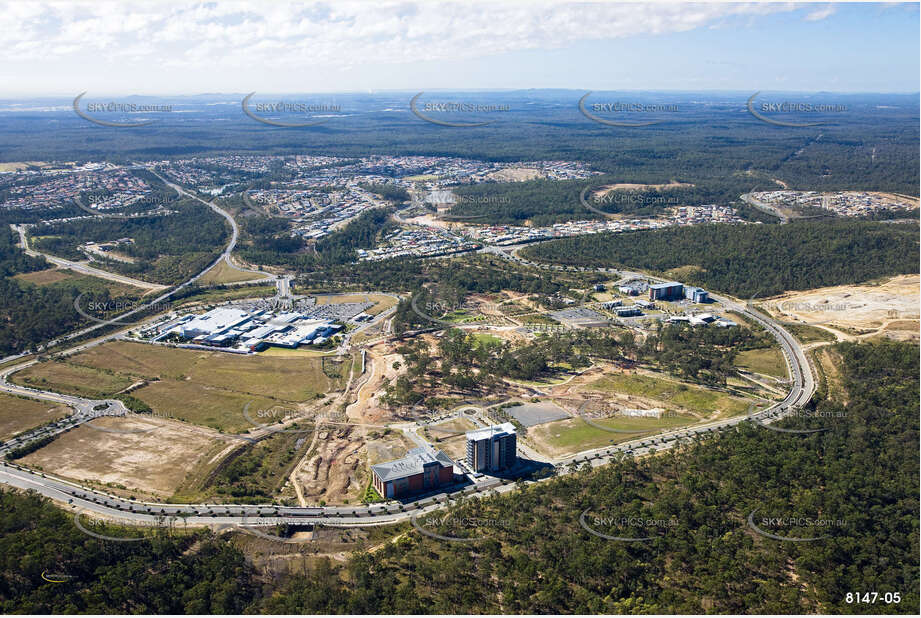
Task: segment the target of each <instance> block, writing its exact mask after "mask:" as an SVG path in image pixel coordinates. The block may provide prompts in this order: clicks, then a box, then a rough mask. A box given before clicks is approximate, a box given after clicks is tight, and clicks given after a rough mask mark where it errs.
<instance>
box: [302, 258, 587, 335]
mask: <svg viewBox="0 0 921 618" xmlns="http://www.w3.org/2000/svg"><path fill="white" fill-rule="evenodd" d="M602 279H603V277H601V276H600V275H594V274H592V273H575V272H573V273H549V272H547V271H543V270H539V269H534V268H528V267H522V266H518V265H516V264H513V263H511V262H509V261H508V260H504V259H502V258H497V257H493V256H490V255H488V254H482V253H480V254H468V255H465V256H461V257H458V258H454V259H451V260H440V259H435V260H420V259H416V258H396V259H392V260H381V261H375V262H359V263H357V264H341V265H335V266H327V267H323V268H318V267H313V268H311V269H310V270H308V271H307V272H305V273H303V274H301V275H300V276H299V277H298V278H297V285H298V286H299V287H300V288H307V289H312V288H317V289H333V290H335V289H343V290H345V289H355V290H366V289H369V286H370V287H371V288H373V289H378V290H389V291H410V290H417V289H419V287H420V286H422V285H423V284H425V283H429V282H435V281H437V282H438V283H439V284H440V285H443V286H445V287H449V288H455V289H458V290H463V291H465V292H501V291H502V290H512V291H515V292H524V293H527V294H544V295H546V294H556V293H559V292H562V291H565V290H568V289H569V288H574V287H581V288H585V287H587V284H589V283H597V282H598V281H601V280H602ZM418 326H430V323H429V322H428V321H427V320H425V319H424V318H422V317H421V316H419V315H418V314H416V313H415V312H414V311H412V308H411V307H410V306H409V303H408V302H404V303H401V305H400V307H399V309H398V310H397V314H396V316H395V317H394V332H396V333H400V332H403V331H405V330H407V329H411V328H414V327H418Z"/></svg>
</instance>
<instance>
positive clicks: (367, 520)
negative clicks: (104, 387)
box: [0, 252, 816, 526]
mask: <svg viewBox="0 0 921 618" xmlns="http://www.w3.org/2000/svg"><path fill="white" fill-rule="evenodd" d="M502 253H503V254H504V255H505V256H506V257H508V258H509V259H516V260H518V261H521V260H520V259H518V258H516V257H514V256H509V255H508V254H507V253H505V252H502ZM601 272H604V273H608V274H610V273H611V272H616V271H613V270H611V269H602V271H601ZM621 274H622V275H624V277H625V278H629V277H634V276H641V274H640V273H625V272H621ZM711 296H712V297H713V299H714V300H715V301H716V302H720V303H723V304H724V306H726V307H727V308H729V309H732V310H734V311H737V312H739V313H741V314H743V315H746V316H748V317H749V318H750V319H752V320H754V321H755V322H757V323H759V324H760V325H762V326H763V327H764V328H765V329H766V330H767V332H769V333H770V334H771V335H773V336H774V337H775V338H776V339H777V341H778V343H779V344H780V346H781V349H782V351H783V354H784V358H785V360H786V362H787V364H788V366H789V369H790V375H791V376H792V380H791V388H790V391H789V392H788V394H787V396H786V397H785V398H784V399H783V400H782V401H780V402H777V403H774V404H772V405H771V406H769V407H768V408H766V409H765V410H762V411H760V412H757V413H754V414H752V415H750V416H738V417H734V418H729V419H725V420H718V421H712V422H709V423H705V424H702V425H696V426H694V427H688V428H682V429H677V430H672V431H667V432H664V433H661V434H657V435H655V436H651V437H647V438H638V439H636V440H631V441H628V442H623V443H620V444H618V445H615V446H611V447H603V448H599V449H593V450H589V451H585V452H582V453H579V454H577V455H575V456H573V457H567V458H563V459H559V460H554V461H552V462H551V463H552V464H553V465H554V467H555V469H556V472H557V473H558V474H564V473H567V472H568V471H569V468H570V467H571V466H572V464H584V463H588V464H589V465H592V466H600V465H604V464H605V463H608V462H609V461H611V459H612V458H615V457H620V456H622V455H625V454H626V455H633V456H638V455H643V454H647V453H650V452H652V451H653V450H656V451H661V450H664V449H669V448H672V447H674V446H675V445H677V444H681V443H683V442H685V441H687V440H692V439H694V438H695V437H696V436H700V435H705V434H708V433H713V432H717V431H722V430H725V429H728V428H731V427H734V426H736V425H738V424H740V423H743V422H746V421H749V420H755V421H757V422H759V423H764V424H767V423H770V422H772V421H774V420H776V419H779V418H783V417H784V416H785V415H787V414H788V413H790V411H791V410H793V409H795V408H796V407H797V406H801V405H805V404H806V403H807V402H808V401H809V400H810V399H811V398H812V395H813V394H814V392H815V388H816V386H815V379H814V377H813V374H812V371H811V368H810V366H809V362H808V359H807V358H806V355H805V353H804V351H803V350H802V348H801V347H800V345H799V342H798V341H796V339H794V338H793V336H792V335H790V334H789V333H788V332H787V331H786V330H784V329H783V327H782V326H780V325H779V324H777V323H776V322H774V321H773V320H772V319H771V318H770V317H768V316H766V315H763V314H761V313H760V312H758V311H756V310H754V309H753V308H751V307H748V306H746V305H744V304H742V303H741V302H739V301H736V300H732V299H728V298H720V297H716V296H713V295H711ZM85 345H86V344H85ZM78 347H79V346H78ZM33 362H34V361H33ZM21 368H22V365H17V366H15V367H12V368H7V369H5V370H4V371H2V372H0V390H7V391H8V392H15V389H20V390H21V389H22V387H16V386H13V385H10V384H9V383H8V382H7V381H6V376H7V375H9V373H11V372H12V371H15V370H17V369H21ZM11 389H14V390H11ZM22 394H27V395H28V396H31V397H38V398H40V399H45V400H50V401H59V402H64V400H62V399H61V398H64V397H67V396H63V395H60V394H57V393H51V392H47V391H37V390H33V389H25V392H22ZM71 399H79V398H71ZM91 404H95V405H98V404H99V402H90V401H77V402H76V403H73V404H71V405H75V406H76V407H77V413H75V414H74V415H72V416H71V417H68V418H67V419H65V420H64V421H61V423H63V424H67V426H68V427H70V426H74V425H76V424H79V423H80V422H86V420H88V418H87V417H88V416H89V415H90V414H92V413H93V411H92V410H91V408H92V405H91ZM87 406H89V408H90V409H88V408H87ZM49 427H50V429H49ZM63 430H64V428H63V426H62V427H55V426H54V425H52V426H46V427H43V428H40V429H37V430H35V431H33V432H30V433H28V434H24V435H21V436H19V438H18V439H17V440H16V442H15V443H14V444H11V443H6V444H3V445H0V457H3V456H4V455H5V454H6V453H7V452H8V451H9V450H11V449H12V448H16V447H18V446H21V445H22V444H24V443H25V442H28V441H30V440H34V439H39V438H41V437H44V436H46V435H49V433H50V432H57V431H63ZM417 437H418V436H417ZM410 438H411V439H412V435H410ZM765 438H766V439H769V438H770V436H769V435H767V434H766V436H765ZM414 441H415V440H414ZM0 482H4V483H7V484H9V485H13V486H15V487H20V488H24V489H33V490H35V491H37V492H39V493H41V494H42V495H45V496H47V497H49V498H52V499H55V500H58V501H61V502H69V503H70V504H71V505H72V506H73V507H74V508H80V509H85V510H86V511H89V512H91V513H94V514H96V515H100V516H110V517H111V516H115V517H118V518H119V519H120V520H124V521H126V522H137V523H144V524H156V523H157V521H158V518H160V517H162V516H163V515H166V516H176V517H181V518H182V519H183V520H184V521H186V522H187V523H188V524H189V525H215V524H230V525H237V526H243V525H246V526H269V525H275V524H277V523H279V522H282V521H284V522H287V523H324V524H332V525H339V526H368V525H382V524H386V523H394V522H397V521H404V520H406V519H409V518H410V517H412V516H414V515H418V514H420V513H424V512H427V511H430V510H433V509H437V508H440V503H442V502H444V501H446V500H449V499H452V498H457V497H459V496H461V495H466V496H474V497H475V496H483V495H488V494H490V493H492V492H499V493H502V492H506V491H512V490H514V489H515V484H514V483H510V482H503V481H500V480H499V479H488V480H486V481H485V482H483V483H478V484H476V485H471V486H467V487H465V488H463V489H457V490H456V491H453V492H441V493H438V494H436V495H434V496H426V497H424V498H422V499H419V500H416V501H413V502H408V503H406V504H403V505H400V504H392V503H391V504H386V505H372V506H367V507H352V506H322V507H320V506H292V507H288V506H277V505H271V504H263V505H247V504H236V505H234V504H221V505H215V504H168V503H151V502H141V501H135V500H128V499H125V498H122V497H118V496H114V495H111V494H107V493H105V492H102V491H99V490H95V489H90V488H87V487H82V486H80V485H78V484H76V483H72V482H70V481H66V480H63V479H58V478H54V477H52V476H50V475H47V474H45V473H40V472H33V471H30V470H27V469H25V468H22V467H21V466H18V465H16V464H13V463H7V462H2V465H0ZM530 482H541V481H529V483H530Z"/></svg>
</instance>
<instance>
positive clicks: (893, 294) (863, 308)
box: [764, 275, 921, 340]
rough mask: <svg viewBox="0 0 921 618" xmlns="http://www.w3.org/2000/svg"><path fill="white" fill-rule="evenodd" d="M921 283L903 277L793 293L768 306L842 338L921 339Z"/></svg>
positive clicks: (916, 277)
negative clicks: (920, 302)
mask: <svg viewBox="0 0 921 618" xmlns="http://www.w3.org/2000/svg"><path fill="white" fill-rule="evenodd" d="M919 284H921V277H919V275H901V276H898V277H892V278H890V279H887V280H885V281H883V282H880V283H876V284H862V285H841V286H835V287H829V288H820V289H817V290H809V291H805V292H790V293H788V294H784V295H783V296H778V297H775V298H770V299H767V300H765V301H764V304H765V306H766V308H767V309H768V310H769V311H771V313H773V314H774V315H776V316H778V317H782V318H785V319H788V320H792V321H795V322H802V323H805V324H811V325H814V326H817V327H819V328H825V329H826V330H830V331H832V332H833V333H835V334H836V335H837V336H838V338H839V339H852V338H857V337H860V338H865V337H872V336H885V337H889V338H891V339H898V340H918V330H919V309H918V307H919V301H921V295H919Z"/></svg>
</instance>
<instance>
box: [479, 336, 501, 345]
mask: <svg viewBox="0 0 921 618" xmlns="http://www.w3.org/2000/svg"><path fill="white" fill-rule="evenodd" d="M473 337H474V338H475V339H476V340H477V342H478V343H479V344H480V345H486V346H490V345H498V344H500V343H502V339H500V338H499V337H496V336H495V335H490V334H489V333H474V334H473Z"/></svg>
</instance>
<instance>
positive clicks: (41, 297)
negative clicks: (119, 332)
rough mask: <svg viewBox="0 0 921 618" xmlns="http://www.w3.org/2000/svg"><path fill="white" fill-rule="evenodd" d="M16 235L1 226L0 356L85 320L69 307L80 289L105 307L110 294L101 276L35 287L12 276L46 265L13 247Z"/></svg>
mask: <svg viewBox="0 0 921 618" xmlns="http://www.w3.org/2000/svg"><path fill="white" fill-rule="evenodd" d="M17 240H18V235H16V234H14V233H13V231H12V230H10V229H9V228H8V227H0V357H3V356H6V355H8V354H15V353H18V352H22V351H24V350H26V349H30V348H32V347H34V346H35V345H36V344H39V343H42V342H45V341H48V340H49V339H52V338H54V337H56V336H58V335H61V334H63V333H66V332H70V331H71V330H74V329H75V328H77V327H79V326H81V325H84V324H89V322H88V321H87V320H86V319H84V318H83V317H81V316H80V314H79V313H77V311H76V309H75V308H74V301H75V300H76V298H77V297H78V296H79V295H80V294H81V293H85V294H86V296H85V297H84V299H85V301H86V302H87V303H90V302H98V303H100V304H103V306H107V305H106V303H109V302H110V301H113V300H116V301H127V300H129V297H127V296H118V297H114V296H113V295H112V294H111V293H110V291H109V288H108V287H107V286H106V283H105V282H104V281H101V280H99V279H95V278H93V277H73V278H70V279H65V280H63V281H58V282H56V283H52V284H48V285H44V286H37V285H34V284H31V283H27V282H25V281H21V280H19V279H15V278H14V275H16V274H21V273H28V272H34V271H37V270H43V269H45V268H49V267H50V266H51V265H50V264H48V263H47V262H46V261H45V259H44V258H41V257H30V256H28V255H26V254H25V253H24V252H23V251H22V250H21V249H19V247H17V246H16V241H17Z"/></svg>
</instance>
